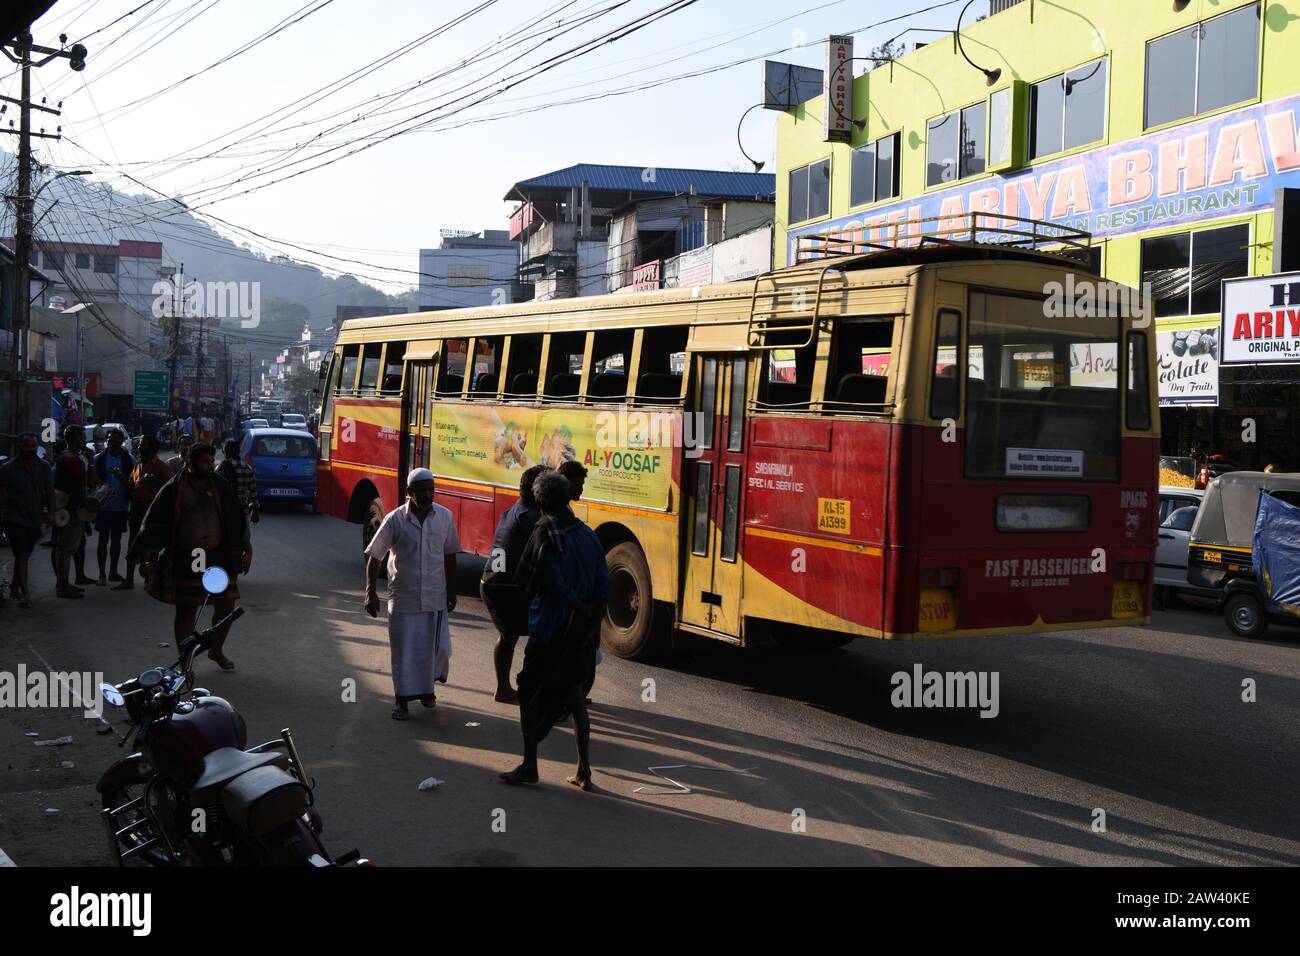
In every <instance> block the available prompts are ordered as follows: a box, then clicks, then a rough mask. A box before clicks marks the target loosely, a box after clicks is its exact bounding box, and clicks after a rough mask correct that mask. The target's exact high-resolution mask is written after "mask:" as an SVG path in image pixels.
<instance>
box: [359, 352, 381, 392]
mask: <svg viewBox="0 0 1300 956" xmlns="http://www.w3.org/2000/svg"><path fill="white" fill-rule="evenodd" d="M380 348H381V343H379V342H372V343H371V344H370V345H367V346H366V347H365V348H364V349H363V350H362V352H361V385H360V388H361V391H363V392H372V393H373V392H374V391H375V389H376V388H378V387H379V350H380Z"/></svg>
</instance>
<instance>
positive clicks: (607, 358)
mask: <svg viewBox="0 0 1300 956" xmlns="http://www.w3.org/2000/svg"><path fill="white" fill-rule="evenodd" d="M633 334H634V332H633V330H632V329H610V330H607V331H604V332H597V333H596V341H595V343H594V344H593V346H592V352H591V377H590V379H589V380H588V382H587V398H588V399H589V400H590V401H593V402H602V403H603V402H609V403H611V404H617V403H619V402H623V401H626V400H627V373H628V371H629V370H630V368H631V365H632V336H633Z"/></svg>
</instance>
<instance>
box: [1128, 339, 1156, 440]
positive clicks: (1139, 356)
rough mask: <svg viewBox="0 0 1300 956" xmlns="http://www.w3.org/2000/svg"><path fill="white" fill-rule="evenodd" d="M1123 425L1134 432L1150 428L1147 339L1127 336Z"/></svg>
mask: <svg viewBox="0 0 1300 956" xmlns="http://www.w3.org/2000/svg"><path fill="white" fill-rule="evenodd" d="M1124 424H1125V425H1127V426H1128V428H1129V429H1130V430H1132V431H1135V432H1144V431H1146V430H1147V429H1149V428H1150V427H1151V388H1150V382H1149V380H1148V378H1147V337H1146V335H1145V334H1143V333H1142V332H1130V333H1129V334H1128V395H1126V396H1125V401H1124Z"/></svg>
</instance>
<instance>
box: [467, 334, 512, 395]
mask: <svg viewBox="0 0 1300 956" xmlns="http://www.w3.org/2000/svg"><path fill="white" fill-rule="evenodd" d="M505 340H506V339H505V336H504V335H492V336H487V335H480V336H479V337H478V338H476V339H475V340H474V372H473V374H472V376H471V378H470V386H469V397H470V398H496V397H497V391H498V389H499V388H500V381H501V375H500V369H499V368H498V365H499V363H500V361H501V347H502V345H503V344H504V343H505Z"/></svg>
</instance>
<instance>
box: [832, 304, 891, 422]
mask: <svg viewBox="0 0 1300 956" xmlns="http://www.w3.org/2000/svg"><path fill="white" fill-rule="evenodd" d="M893 344H894V321H893V319H885V320H879V319H866V320H863V319H858V320H852V319H850V320H841V321H840V322H838V323H836V326H835V332H834V339H833V341H832V343H831V371H830V374H829V375H827V376H826V400H825V402H824V403H823V404H824V406H825V408H826V410H827V411H828V412H841V413H843V412H849V413H854V414H861V413H863V412H875V413H880V412H883V411H884V405H885V401H886V399H887V396H888V390H887V386H888V384H889V374H890V372H892V371H893V364H894V363H893Z"/></svg>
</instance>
